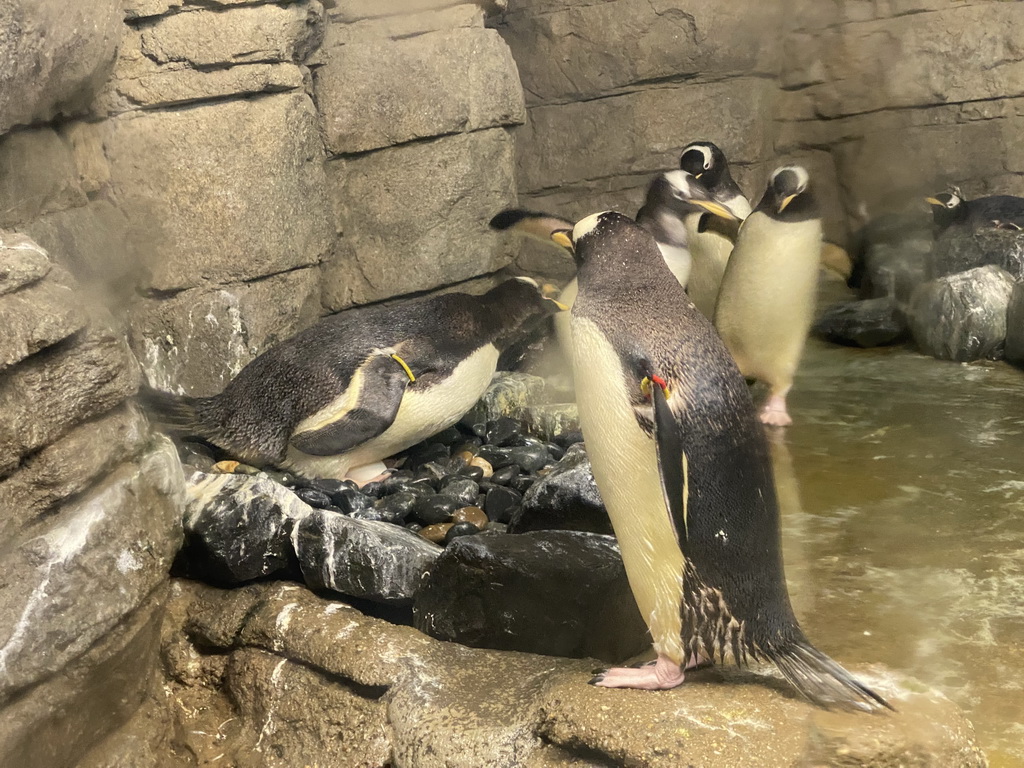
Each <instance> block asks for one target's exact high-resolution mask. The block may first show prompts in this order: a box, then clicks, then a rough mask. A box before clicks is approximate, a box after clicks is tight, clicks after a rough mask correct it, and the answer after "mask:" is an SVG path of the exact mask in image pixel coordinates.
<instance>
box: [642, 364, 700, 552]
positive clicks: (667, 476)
mask: <svg viewBox="0 0 1024 768" xmlns="http://www.w3.org/2000/svg"><path fill="white" fill-rule="evenodd" d="M646 381H647V382H648V386H649V387H650V391H651V402H652V404H653V406H654V444H655V447H656V450H657V453H658V475H659V476H660V477H661V492H662V494H663V495H664V497H665V507H666V509H668V514H669V517H670V518H671V520H672V528H673V529H674V530H675V532H676V540H677V542H678V543H679V544H680V547H681V546H682V543H683V542H684V541H685V540H686V538H687V529H686V528H687V519H686V513H687V506H688V504H689V491H690V489H689V477H688V468H687V460H686V452H685V451H684V450H683V435H682V432H681V431H680V429H679V423H678V422H677V421H676V417H675V414H674V413H673V412H672V407H671V406H670V405H669V404H668V397H669V396H668V395H667V394H666V390H667V389H668V385H667V384H666V383H665V382H664V380H663V379H661V378H660V377H658V376H653V375H652V376H651V377H650V379H647V380H646ZM641 386H642V385H641Z"/></svg>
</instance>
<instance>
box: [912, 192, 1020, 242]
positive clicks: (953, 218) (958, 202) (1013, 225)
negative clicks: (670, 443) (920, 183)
mask: <svg viewBox="0 0 1024 768" xmlns="http://www.w3.org/2000/svg"><path fill="white" fill-rule="evenodd" d="M925 199H926V201H927V202H928V203H929V204H930V205H931V207H932V217H933V219H934V223H935V234H936V235H940V234H942V233H943V232H945V231H946V230H947V229H949V228H950V227H954V226H956V227H970V228H971V229H979V228H982V227H1000V228H1008V229H1020V228H1024V197H1014V196H1013V195H992V196H991V197H978V198H975V199H974V200H967V199H966V198H964V196H963V194H962V193H961V192H960V190H958V189H956V188H954V189H953V190H951V191H949V192H941V193H940V194H937V195H935V196H934V197H929V198H925Z"/></svg>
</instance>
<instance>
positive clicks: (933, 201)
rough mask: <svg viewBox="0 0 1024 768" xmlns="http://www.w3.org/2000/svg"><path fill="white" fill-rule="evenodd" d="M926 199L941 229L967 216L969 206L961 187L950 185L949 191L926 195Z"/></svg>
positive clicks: (933, 217)
mask: <svg viewBox="0 0 1024 768" xmlns="http://www.w3.org/2000/svg"><path fill="white" fill-rule="evenodd" d="M924 201H925V202H926V203H928V204H929V205H930V206H931V207H932V219H933V220H934V221H935V224H936V225H937V226H938V227H939V228H941V229H945V228H946V227H948V226H949V225H950V224H953V223H955V222H957V221H961V220H964V219H966V218H967V206H966V205H964V202H965V201H964V196H963V193H962V192H961V191H960V188H959V187H950V188H949V191H948V192H940V193H939V194H937V195H935V196H934V197H926V198H925V199H924Z"/></svg>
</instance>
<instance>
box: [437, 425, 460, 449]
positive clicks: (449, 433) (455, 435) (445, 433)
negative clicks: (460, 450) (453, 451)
mask: <svg viewBox="0 0 1024 768" xmlns="http://www.w3.org/2000/svg"><path fill="white" fill-rule="evenodd" d="M461 439H462V433H461V432H459V430H457V429H456V428H455V427H448V429H444V430H442V431H440V432H438V433H437V434H436V435H434V436H433V437H432V438H430V441H431V442H432V443H441V445H452V444H453V443H456V442H458V441H459V440H461Z"/></svg>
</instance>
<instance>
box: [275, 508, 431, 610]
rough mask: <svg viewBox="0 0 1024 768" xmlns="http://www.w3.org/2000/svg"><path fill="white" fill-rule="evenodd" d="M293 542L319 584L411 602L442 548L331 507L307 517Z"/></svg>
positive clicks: (308, 575) (312, 582) (309, 579)
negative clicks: (426, 571) (331, 509)
mask: <svg viewBox="0 0 1024 768" xmlns="http://www.w3.org/2000/svg"><path fill="white" fill-rule="evenodd" d="M292 546H293V548H294V550H295V553H296V555H298V558H299V566H300V567H301V568H302V575H303V578H304V579H305V581H306V583H307V584H308V585H309V586H311V587H313V588H314V589H321V588H322V589H331V590H334V591H335V592H340V593H342V594H346V595H351V596H352V597H363V598H366V599H368V600H373V601H375V602H380V603H389V604H394V605H407V604H408V603H409V602H410V601H411V600H412V597H413V594H414V593H415V592H416V589H417V587H418V586H419V583H420V577H421V576H422V575H423V572H424V571H425V570H426V569H427V567H428V566H429V565H430V563H431V562H433V561H434V559H435V558H436V557H437V554H438V552H439V551H440V550H438V548H437V547H435V546H433V545H432V544H430V543H428V542H426V541H424V540H423V539H422V538H421V537H420V536H417V535H416V534H414V533H411V532H409V531H407V530H405V529H404V528H400V527H398V526H396V525H389V524H388V523H383V522H376V521H369V520H355V519H352V518H350V517H346V516H344V515H339V514H337V513H334V512H328V511H325V510H316V511H315V512H313V513H312V514H310V515H308V516H307V517H305V518H303V519H302V521H301V522H299V524H298V525H296V526H295V529H294V531H293V533H292Z"/></svg>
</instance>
